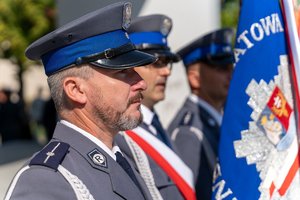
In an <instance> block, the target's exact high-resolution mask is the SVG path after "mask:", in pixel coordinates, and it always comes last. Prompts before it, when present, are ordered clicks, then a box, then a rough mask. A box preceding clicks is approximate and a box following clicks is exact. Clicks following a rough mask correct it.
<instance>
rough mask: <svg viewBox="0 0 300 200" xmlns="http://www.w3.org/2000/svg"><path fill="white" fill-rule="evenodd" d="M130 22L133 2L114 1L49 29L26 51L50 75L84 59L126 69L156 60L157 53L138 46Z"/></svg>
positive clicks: (107, 66) (87, 61)
mask: <svg viewBox="0 0 300 200" xmlns="http://www.w3.org/2000/svg"><path fill="white" fill-rule="evenodd" d="M130 22H131V3H129V2H120V3H115V4H112V5H109V6H107V7H104V8H102V9H98V10H96V11H94V12H91V13H88V14H86V15H84V16H82V17H80V18H78V19H76V20H74V21H72V22H70V23H68V24H66V25H64V26H62V27H60V28H58V29H56V30H54V31H53V32H51V33H48V34H47V35H45V36H43V37H42V38H40V39H38V40H37V41H35V42H33V43H32V44H31V45H30V46H29V47H28V48H27V49H26V51H25V55H26V56H27V57H28V58H29V59H32V60H39V59H41V60H42V62H43V64H44V67H45V72H46V74H47V75H48V76H49V75H51V74H53V73H55V72H58V71H60V70H63V69H66V68H68V67H71V66H74V65H81V64H85V63H91V64H93V65H95V66H98V67H102V68H109V69H124V68H130V67H135V66H141V65H147V64H150V63H152V62H155V60H156V58H155V57H154V56H152V55H150V54H146V53H144V52H141V51H138V50H136V49H135V46H134V44H133V43H132V42H131V40H130V39H129V37H128V33H127V32H126V30H127V29H128V27H129V25H130Z"/></svg>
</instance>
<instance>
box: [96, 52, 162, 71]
mask: <svg viewBox="0 0 300 200" xmlns="http://www.w3.org/2000/svg"><path fill="white" fill-rule="evenodd" d="M156 60H157V58H156V57H155V56H153V55H150V54H148V53H144V52H141V51H138V50H132V51H128V52H126V53H124V54H121V55H118V56H114V57H112V58H103V59H99V60H97V61H93V62H90V63H91V64H92V65H95V66H98V67H101V68H106V69H127V68H131V67H138V66H145V65H149V64H151V63H154V62H155V61H156Z"/></svg>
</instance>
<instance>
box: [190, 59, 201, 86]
mask: <svg viewBox="0 0 300 200" xmlns="http://www.w3.org/2000/svg"><path fill="white" fill-rule="evenodd" d="M187 70H188V71H187V78H188V81H189V84H190V87H191V89H192V90H195V89H196V90H197V89H199V88H200V65H199V64H197V63H195V64H193V65H191V66H189V68H188V69H187Z"/></svg>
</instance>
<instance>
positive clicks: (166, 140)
mask: <svg viewBox="0 0 300 200" xmlns="http://www.w3.org/2000/svg"><path fill="white" fill-rule="evenodd" d="M151 125H152V126H154V128H155V129H156V133H157V135H156V137H157V138H158V139H159V140H161V141H162V142H163V143H165V144H166V145H167V146H168V147H170V148H171V149H172V146H171V142H170V141H169V138H168V137H167V133H166V131H165V130H164V128H163V127H162V125H161V123H160V121H159V119H158V116H157V114H154V116H153V119H152V122H151Z"/></svg>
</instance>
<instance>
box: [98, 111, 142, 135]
mask: <svg viewBox="0 0 300 200" xmlns="http://www.w3.org/2000/svg"><path fill="white" fill-rule="evenodd" d="M94 116H97V118H98V119H100V120H101V121H102V123H103V124H104V125H105V126H107V127H108V128H109V129H112V130H116V131H126V130H131V129H134V128H136V127H137V126H138V125H139V124H140V123H141V122H142V121H143V117H142V115H141V117H139V118H138V119H137V118H133V117H130V116H128V115H126V114H125V113H124V112H123V113H122V112H118V111H116V110H115V109H114V108H113V107H111V106H103V107H102V109H94Z"/></svg>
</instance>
